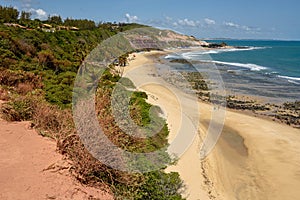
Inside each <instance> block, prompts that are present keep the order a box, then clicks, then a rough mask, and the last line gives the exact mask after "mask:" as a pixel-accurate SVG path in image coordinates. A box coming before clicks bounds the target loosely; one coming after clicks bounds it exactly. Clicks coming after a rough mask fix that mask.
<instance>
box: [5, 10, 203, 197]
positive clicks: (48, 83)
mask: <svg viewBox="0 0 300 200" xmlns="http://www.w3.org/2000/svg"><path fill="white" fill-rule="evenodd" d="M2 11H3V12H2ZM5 12H6V14H7V15H3V13H5ZM17 12H18V11H16V10H15V9H14V8H3V7H1V15H0V22H1V23H0V52H1V53H0V100H3V101H4V103H3V106H2V107H1V114H2V117H3V118H4V119H5V120H7V121H30V126H31V127H32V128H35V129H36V130H37V132H38V133H39V134H40V135H42V136H44V137H48V138H51V140H52V141H55V142H56V143H57V149H58V151H59V152H60V153H61V154H62V155H63V156H64V158H65V159H68V160H70V161H71V162H72V166H71V167H70V168H69V170H70V172H71V174H73V176H74V177H75V178H76V179H77V181H79V182H81V183H82V184H85V185H89V186H93V187H103V185H104V186H108V187H109V188H110V190H111V191H112V192H113V194H114V198H116V199H124V198H128V199H145V198H152V199H158V198H159V199H182V196H181V194H180V191H181V190H182V189H183V183H182V181H181V180H180V177H179V174H178V173H175V172H172V173H165V172H164V171H163V170H162V169H161V170H155V171H151V172H147V173H145V174H139V173H137V174H130V173H127V172H122V171H118V170H115V169H112V168H111V167H109V166H106V165H105V164H103V163H101V162H100V161H98V160H96V159H95V158H94V157H93V156H92V155H91V154H90V153H89V152H88V151H87V149H86V148H85V147H84V145H83V143H82V142H81V140H80V137H79V136H78V134H77V131H76V128H75V125H74V122H73V118H72V110H71V105H72V104H71V102H72V91H73V84H74V79H75V77H76V74H77V71H78V69H79V67H80V66H81V64H82V62H83V61H84V60H85V58H86V57H87V56H88V55H89V53H90V52H91V51H92V50H94V49H95V48H96V47H97V46H98V45H99V44H100V43H101V42H102V41H104V40H105V39H107V38H109V37H111V36H114V35H116V34H118V33H120V32H124V31H126V30H132V29H134V28H140V27H145V26H143V25H138V24H112V23H102V24H98V25H96V23H95V22H92V21H90V20H71V19H65V20H62V19H61V18H60V17H50V18H49V19H48V20H46V21H39V20H31V19H30V16H29V17H28V16H27V17H26V13H23V17H21V18H18V17H17V16H18V15H16V13H17ZM153 30H155V31H154V34H152V35H151V36H149V37H150V38H146V40H148V39H150V42H152V43H153V42H154V43H160V44H161V43H162V44H163V47H164V48H165V47H168V46H167V45H168V44H171V46H174V45H175V46H178V47H186V46H194V45H198V46H199V45H200V44H201V41H198V40H197V39H195V38H193V37H189V36H183V35H180V34H177V33H174V32H172V31H166V30H165V31H159V30H157V29H153ZM156 33H157V34H156ZM134 37H135V38H134V39H135V40H136V41H138V40H141V35H140V33H139V34H138V35H136V36H134ZM142 40H145V38H142ZM131 41H134V40H131ZM160 47H161V46H160ZM143 48H146V49H148V48H147V46H144V47H143ZM143 48H142V49H143ZM152 48H153V46H151V47H150V49H152ZM127 56H128V55H124V56H122V57H120V58H119V61H121V58H123V59H125V61H124V64H125V65H126V63H127V60H126V59H127ZM112 68H113V66H112ZM120 78H121V77H120V74H118V73H115V71H114V70H112V69H110V70H109V69H107V71H106V72H105V73H104V74H103V77H102V83H105V84H100V85H99V86H98V90H97V94H96V100H97V101H96V102H97V103H96V112H97V115H98V117H99V122H100V125H101V126H103V127H105V134H106V135H107V136H108V137H109V138H110V139H111V140H112V141H114V142H115V144H117V145H118V146H120V147H122V148H125V149H128V150H130V151H134V152H151V151H155V150H157V149H160V148H161V147H163V146H165V145H167V136H168V134H169V130H168V127H167V124H166V122H165V121H164V120H163V119H162V118H161V117H159V113H156V119H157V120H158V121H159V122H160V123H163V127H164V128H163V129H162V130H161V132H160V133H159V134H157V136H155V137H153V138H150V139H146V140H137V139H135V138H132V137H129V136H127V135H126V134H125V133H124V132H123V131H122V130H121V129H120V128H119V127H117V125H116V124H115V122H114V120H113V118H112V114H111V111H110V109H109V107H110V102H111V100H110V94H111V92H112V90H111V89H112V88H113V87H114V86H115V85H116V84H117V82H118V80H119V79H120ZM128 81H129V82H130V80H128ZM130 85H132V83H131V84H130ZM133 87H134V86H133ZM147 98H148V97H147V95H146V94H145V93H142V92H134V93H133V96H132V99H131V104H130V112H131V113H132V116H133V118H134V120H135V122H136V123H137V124H139V125H140V126H146V125H147V124H149V112H150V111H149V110H150V107H151V105H150V104H148V103H147V102H146V99H147ZM20 134H22V133H20ZM36 142H39V141H38V140H37V141H36ZM41 142H42V141H41ZM12 145H17V144H12ZM20 148H21V147H20ZM6 153H9V152H6ZM107 153H108V156H109V155H110V154H109V153H110V152H107ZM49 154H50V153H49ZM162 155H163V157H164V159H166V160H164V162H165V163H164V164H166V165H167V164H171V163H172V162H173V161H172V160H171V159H170V158H169V156H168V155H167V153H166V152H162ZM5 156H10V155H6V154H5ZM12 159H18V158H12ZM19 175H20V176H21V175H22V174H19ZM33 184H37V183H33Z"/></svg>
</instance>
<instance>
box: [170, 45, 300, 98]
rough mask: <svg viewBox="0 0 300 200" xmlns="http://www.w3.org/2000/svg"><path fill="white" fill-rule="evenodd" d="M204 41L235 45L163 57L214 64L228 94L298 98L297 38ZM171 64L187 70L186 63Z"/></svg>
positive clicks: (299, 57) (299, 64)
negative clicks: (285, 39)
mask: <svg viewBox="0 0 300 200" xmlns="http://www.w3.org/2000/svg"><path fill="white" fill-rule="evenodd" d="M207 42H210V43H221V42H225V43H226V44H228V45H230V46H234V47H236V48H233V49H214V50H197V51H194V50H193V51H190V52H186V51H184V52H182V53H179V54H178V53H177V54H171V55H168V56H166V57H165V58H166V60H169V61H170V60H172V59H178V58H181V59H186V60H190V61H201V62H205V63H211V64H213V65H215V66H216V68H217V69H218V70H219V72H220V74H221V77H222V79H223V82H224V85H225V88H226V90H227V91H228V93H229V94H232V95H235V94H237V95H250V96H258V97H263V98H267V99H268V100H270V101H272V102H286V101H296V100H300V41H275V40H272V41H263V40H209V41H207ZM172 66H173V67H174V68H176V69H180V70H190V69H189V67H190V66H189V65H186V64H176V65H174V64H173V65H172ZM198 66H199V65H198ZM205 67H206V65H203V68H205ZM200 68H201V65H200ZM200 70H201V69H200Z"/></svg>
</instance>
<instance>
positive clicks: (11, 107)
mask: <svg viewBox="0 0 300 200" xmlns="http://www.w3.org/2000/svg"><path fill="white" fill-rule="evenodd" d="M34 108H35V102H34V101H32V99H30V98H27V97H17V98H15V99H13V100H12V101H10V102H8V103H4V104H3V105H2V107H1V114H2V117H3V118H4V119H5V120H7V121H27V120H32V116H33V113H34Z"/></svg>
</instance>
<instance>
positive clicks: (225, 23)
mask: <svg viewBox="0 0 300 200" xmlns="http://www.w3.org/2000/svg"><path fill="white" fill-rule="evenodd" d="M224 25H225V26H227V27H231V28H239V27H240V25H238V24H235V23H233V22H224Z"/></svg>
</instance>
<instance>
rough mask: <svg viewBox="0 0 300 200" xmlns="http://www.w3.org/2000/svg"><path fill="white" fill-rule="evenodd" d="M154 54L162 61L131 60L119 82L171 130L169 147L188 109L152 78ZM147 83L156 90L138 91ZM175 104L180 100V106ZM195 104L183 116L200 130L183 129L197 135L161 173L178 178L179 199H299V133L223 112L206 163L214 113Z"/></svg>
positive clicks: (185, 100) (146, 87)
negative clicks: (126, 82) (156, 110)
mask: <svg viewBox="0 0 300 200" xmlns="http://www.w3.org/2000/svg"><path fill="white" fill-rule="evenodd" d="M158 53H159V54H160V55H161V53H162V52H150V53H138V54H136V57H135V59H134V60H132V61H131V62H130V64H129V66H127V67H125V71H124V76H125V77H128V78H130V79H131V80H132V81H133V82H134V83H135V84H136V86H137V88H138V89H139V90H142V91H145V92H146V93H147V94H148V96H149V98H148V101H149V102H150V103H151V104H153V105H158V106H160V107H161V108H162V110H163V111H164V116H165V117H166V120H167V123H168V127H169V129H170V135H169V141H170V142H169V143H171V142H172V140H173V139H174V137H176V134H177V133H178V131H179V129H180V128H181V126H187V125H186V124H185V120H184V117H182V116H181V114H180V108H182V107H189V105H191V104H190V102H189V101H188V99H189V98H187V97H179V98H178V97H177V98H176V96H175V95H174V94H172V92H171V91H170V90H168V89H166V87H165V86H164V85H166V83H165V82H164V80H162V79H160V78H159V76H156V73H157V72H156V70H157V68H156V67H155V66H156V64H157V61H156V60H155V59H153V56H154V55H155V54H158ZM150 56H151V57H150ZM155 57H156V58H157V57H159V56H155ZM130 71H132V73H131V72H130ZM151 79H152V80H151ZM151 81H152V82H153V83H155V84H145V85H142V86H141V87H139V85H141V84H142V83H143V82H148V83H150V82H151ZM158 82H160V84H157V83H158ZM168 87H172V86H170V85H168ZM181 94H182V93H176V95H181ZM178 99H183V100H182V101H180V102H179V101H178ZM196 103H197V105H198V107H199V108H200V113H195V111H197V109H194V110H193V109H186V110H188V113H185V115H187V116H188V117H190V119H193V118H195V117H196V116H195V115H200V121H199V126H198V127H193V126H187V127H188V129H186V131H187V132H189V131H196V132H197V133H198V134H197V135H196V137H195V138H194V139H193V141H192V143H191V146H190V147H189V148H188V149H187V150H186V151H185V152H184V153H183V155H182V156H181V157H180V158H179V160H178V162H177V164H176V165H174V166H169V167H168V168H167V169H166V171H176V172H179V174H180V176H181V178H182V179H183V181H184V183H185V184H186V190H185V191H184V192H183V194H184V196H185V197H187V199H192V200H193V199H296V198H298V196H299V195H300V192H299V190H298V188H299V186H300V173H299V168H300V158H299V155H300V150H299V148H298V147H299V145H300V140H299V134H300V130H299V129H295V128H292V127H290V126H287V125H284V124H280V123H277V122H273V121H271V120H266V119H262V118H259V117H255V116H249V115H247V114H245V113H243V112H242V113H241V112H235V111H231V110H230V111H228V110H227V111H226V118H225V125H224V129H223V131H222V135H221V137H220V139H219V141H218V143H217V145H216V146H215V148H214V149H213V151H212V152H211V153H210V154H209V155H208V156H207V158H206V159H204V160H200V157H199V150H200V146H201V143H202V142H203V141H202V138H204V137H205V134H206V131H207V128H208V124H209V121H210V119H211V111H212V109H213V107H212V106H211V105H210V104H207V103H203V102H200V101H199V102H196ZM187 123H188V122H187ZM194 128H196V130H195V129H194Z"/></svg>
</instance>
